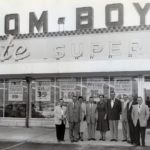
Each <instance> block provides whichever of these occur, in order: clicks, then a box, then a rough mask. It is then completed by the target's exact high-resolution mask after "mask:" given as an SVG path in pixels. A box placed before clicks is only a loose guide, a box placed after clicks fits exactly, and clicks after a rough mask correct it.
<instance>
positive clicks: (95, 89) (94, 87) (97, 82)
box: [86, 78, 104, 101]
mask: <svg viewBox="0 0 150 150" xmlns="http://www.w3.org/2000/svg"><path fill="white" fill-rule="evenodd" d="M103 82H104V81H103V78H87V92H86V96H87V97H86V99H87V100H89V98H90V97H93V98H94V100H95V101H99V95H100V94H103Z"/></svg>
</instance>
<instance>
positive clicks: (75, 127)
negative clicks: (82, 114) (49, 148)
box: [69, 122, 79, 140]
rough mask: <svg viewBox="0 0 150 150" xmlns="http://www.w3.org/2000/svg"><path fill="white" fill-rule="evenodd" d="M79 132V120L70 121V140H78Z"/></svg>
mask: <svg viewBox="0 0 150 150" xmlns="http://www.w3.org/2000/svg"><path fill="white" fill-rule="evenodd" d="M78 133H79V122H69V136H70V140H77V139H78Z"/></svg>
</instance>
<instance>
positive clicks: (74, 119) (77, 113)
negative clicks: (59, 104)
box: [66, 96, 82, 142]
mask: <svg viewBox="0 0 150 150" xmlns="http://www.w3.org/2000/svg"><path fill="white" fill-rule="evenodd" d="M81 111H82V110H81V105H80V104H79V102H78V101H77V97H76V96H73V97H72V102H71V103H69V104H68V106H67V113H66V114H67V120H68V122H69V136H70V140H71V142H78V132H79V123H80V121H81V118H82V112H81Z"/></svg>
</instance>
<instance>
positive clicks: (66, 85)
mask: <svg viewBox="0 0 150 150" xmlns="http://www.w3.org/2000/svg"><path fill="white" fill-rule="evenodd" d="M74 95H76V79H60V98H63V99H64V101H65V102H70V101H71V99H72V96H74Z"/></svg>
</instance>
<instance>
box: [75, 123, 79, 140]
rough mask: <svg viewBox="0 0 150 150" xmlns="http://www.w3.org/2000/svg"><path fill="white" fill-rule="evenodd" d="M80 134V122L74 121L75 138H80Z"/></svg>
mask: <svg viewBox="0 0 150 150" xmlns="http://www.w3.org/2000/svg"><path fill="white" fill-rule="evenodd" d="M78 135H79V122H75V123H74V140H78Z"/></svg>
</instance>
